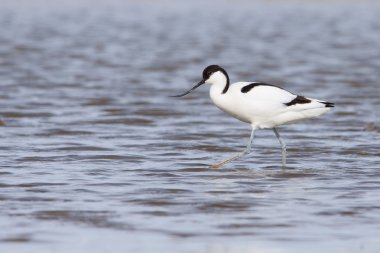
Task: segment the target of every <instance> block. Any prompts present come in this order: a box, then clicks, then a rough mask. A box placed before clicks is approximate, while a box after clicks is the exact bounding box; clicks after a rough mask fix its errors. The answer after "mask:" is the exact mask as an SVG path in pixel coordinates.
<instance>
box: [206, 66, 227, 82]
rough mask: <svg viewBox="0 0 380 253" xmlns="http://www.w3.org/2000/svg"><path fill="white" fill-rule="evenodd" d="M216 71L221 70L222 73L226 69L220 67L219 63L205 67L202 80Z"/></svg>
mask: <svg viewBox="0 0 380 253" xmlns="http://www.w3.org/2000/svg"><path fill="white" fill-rule="evenodd" d="M218 71H222V72H223V73H225V72H226V71H225V70H224V69H223V68H222V67H220V66H219V65H210V66H208V67H206V68H205V69H204V70H203V80H207V79H209V77H210V76H211V75H212V74H214V73H215V72H218Z"/></svg>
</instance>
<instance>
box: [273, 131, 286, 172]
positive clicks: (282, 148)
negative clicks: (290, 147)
mask: <svg viewBox="0 0 380 253" xmlns="http://www.w3.org/2000/svg"><path fill="white" fill-rule="evenodd" d="M273 132H274V133H275V134H276V137H277V139H278V141H279V142H280V144H281V153H282V167H283V168H285V167H286V144H285V141H284V140H283V139H282V138H281V136H280V134H279V133H278V131H277V129H276V128H273Z"/></svg>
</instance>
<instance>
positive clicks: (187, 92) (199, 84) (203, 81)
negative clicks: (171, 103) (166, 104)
mask: <svg viewBox="0 0 380 253" xmlns="http://www.w3.org/2000/svg"><path fill="white" fill-rule="evenodd" d="M204 83H205V80H202V81H200V82H199V83H198V84H197V85H195V86H194V87H193V88H191V89H190V90H188V91H186V92H184V93H182V94H179V95H174V96H170V97H183V96H185V95H187V94H189V93H190V92H192V91H193V90H195V89H196V88H198V87H199V86H201V85H202V84H204Z"/></svg>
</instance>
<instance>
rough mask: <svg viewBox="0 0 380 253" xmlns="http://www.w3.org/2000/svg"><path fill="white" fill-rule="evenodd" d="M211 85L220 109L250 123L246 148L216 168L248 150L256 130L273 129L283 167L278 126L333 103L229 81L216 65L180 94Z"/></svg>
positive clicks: (320, 111) (267, 86) (318, 112)
mask: <svg viewBox="0 0 380 253" xmlns="http://www.w3.org/2000/svg"><path fill="white" fill-rule="evenodd" d="M204 83H207V84H211V87H210V97H211V99H212V101H213V102H214V104H215V105H216V106H217V107H218V108H219V109H221V110H222V111H224V112H226V113H228V114H229V115H231V116H233V117H235V118H236V119H239V120H241V121H243V122H246V123H249V124H250V125H251V127H252V131H251V137H250V139H249V142H248V145H247V147H246V149H245V150H244V151H243V152H241V153H238V154H237V155H235V156H233V157H231V158H229V159H227V160H224V161H222V162H220V163H216V164H214V165H212V166H211V167H210V168H218V167H220V166H222V165H224V164H226V163H228V162H231V161H233V160H236V159H238V158H240V157H242V156H243V155H246V154H248V153H249V152H250V150H251V147H252V141H253V137H254V134H255V131H256V130H257V129H265V128H272V129H273V131H274V133H275V135H276V137H277V138H278V140H279V142H280V144H281V148H282V166H283V167H285V166H286V144H285V142H284V140H283V139H282V138H281V136H280V134H279V133H278V130H277V129H276V127H277V126H280V125H284V124H290V123H294V122H296V121H299V120H302V119H308V118H314V117H318V116H320V115H321V114H323V113H325V112H327V111H329V110H330V109H331V108H332V107H334V103H330V102H326V101H321V100H317V99H313V98H307V97H304V96H300V95H295V94H293V93H291V92H289V91H287V90H284V89H282V88H280V87H277V86H275V85H271V84H267V83H261V82H237V83H234V84H230V79H229V77H228V74H227V72H226V71H225V70H224V69H223V68H222V67H220V66H218V65H210V66H208V67H207V68H205V69H204V70H203V78H202V80H201V81H200V82H199V83H198V84H197V85H195V86H194V87H193V88H191V89H190V90H189V91H186V92H184V93H182V94H179V95H175V96H172V97H182V96H185V95H187V94H189V93H190V92H191V91H193V90H195V89H196V88H197V87H199V86H201V85H202V84H204Z"/></svg>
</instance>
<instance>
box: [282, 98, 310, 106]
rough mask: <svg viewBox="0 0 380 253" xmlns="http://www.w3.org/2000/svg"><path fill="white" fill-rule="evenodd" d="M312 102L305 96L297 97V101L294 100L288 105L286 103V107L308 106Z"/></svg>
mask: <svg viewBox="0 0 380 253" xmlns="http://www.w3.org/2000/svg"><path fill="white" fill-rule="evenodd" d="M310 102H311V100H310V99H307V98H305V97H303V96H297V97H296V98H295V99H293V100H292V101H290V102H288V103H284V104H285V105H286V106H292V105H295V104H307V103H310Z"/></svg>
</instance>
